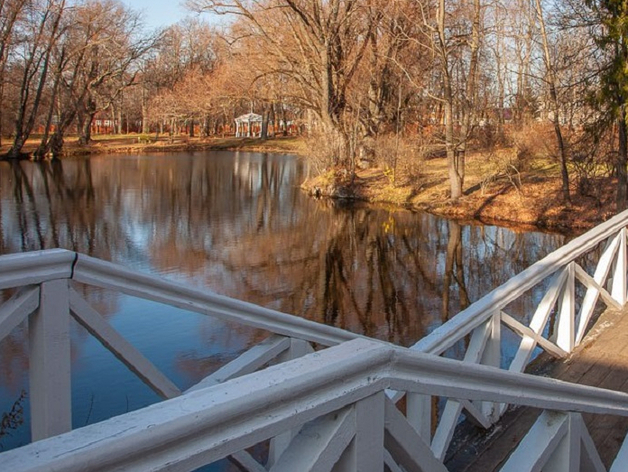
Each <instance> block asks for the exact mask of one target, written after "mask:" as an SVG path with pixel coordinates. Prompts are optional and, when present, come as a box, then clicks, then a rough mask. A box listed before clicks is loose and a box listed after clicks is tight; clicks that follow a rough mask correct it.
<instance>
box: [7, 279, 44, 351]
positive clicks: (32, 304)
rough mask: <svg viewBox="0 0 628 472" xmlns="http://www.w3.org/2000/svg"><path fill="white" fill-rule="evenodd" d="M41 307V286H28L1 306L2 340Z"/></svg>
mask: <svg viewBox="0 0 628 472" xmlns="http://www.w3.org/2000/svg"><path fill="white" fill-rule="evenodd" d="M37 307H39V287H37V286H36V287H26V288H24V289H22V290H19V291H18V292H17V293H15V294H14V295H13V296H12V297H11V298H10V299H8V300H7V301H6V302H4V303H3V304H2V306H0V341H2V339H4V338H5V337H6V336H8V335H9V334H11V331H13V330H14V329H15V328H16V327H17V326H18V325H19V324H20V323H22V321H24V320H25V319H26V317H27V316H28V315H30V314H31V313H32V312H34V311H35V310H36V309H37Z"/></svg>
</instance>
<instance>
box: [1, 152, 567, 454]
mask: <svg viewBox="0 0 628 472" xmlns="http://www.w3.org/2000/svg"><path fill="white" fill-rule="evenodd" d="M307 172H308V167H307V164H306V162H304V161H303V160H302V159H299V158H297V157H294V156H289V155H279V154H261V153H247V152H204V153H176V154H160V155H146V156H101V157H92V158H85V159H80V160H67V161H63V162H44V163H32V162H11V163H9V162H0V254H9V253H14V252H22V251H31V250H38V249H49V248H55V247H61V248H65V249H69V250H73V251H79V252H82V253H85V254H88V255H91V256H95V257H98V258H102V259H105V260H108V261H113V262H116V263H120V264H123V265H125V266H128V267H131V268H133V269H136V270H139V271H144V272H150V273H154V274H159V275H162V276H164V277H167V278H169V279H173V280H176V281H179V282H184V283H186V284H189V285H194V286H198V287H205V288H207V289H209V290H212V291H214V292H217V293H220V294H224V295H228V296H231V297H235V298H239V299H242V300H246V301H249V302H252V303H256V304H260V305H263V306H266V307H270V308H273V309H276V310H280V311H282V312H286V313H291V314H295V315H297V316H301V317H304V318H307V319H311V320H314V321H318V322H322V323H327V324H331V325H334V326H337V327H340V328H343V329H347V330H351V331H353V332H356V333H360V334H365V335H368V336H373V337H376V338H379V339H384V340H387V341H390V342H393V343H396V344H400V345H404V346H408V345H411V344H413V343H414V342H416V341H417V340H418V339H420V338H421V337H423V336H425V335H426V334H427V333H429V332H431V331H432V330H434V329H435V328H436V327H438V326H440V325H441V324H442V323H443V322H445V321H446V320H448V319H449V318H450V317H451V316H453V315H455V314H456V313H458V312H459V311H460V310H461V309H463V308H465V307H466V306H468V305H469V304H470V303H471V302H473V301H474V300H477V299H478V298H480V297H481V296H482V295H484V294H486V293H487V292H488V291H490V290H491V289H492V288H495V287H496V286H498V285H500V284H501V283H503V282H505V281H506V280H508V279H509V278H510V277H512V276H513V275H515V274H516V273H518V272H520V271H521V270H523V269H525V268H526V267H528V266H529V265H531V264H532V263H534V262H535V261H537V260H539V259H540V258H542V257H543V256H545V255H546V254H548V253H549V252H551V251H553V250H554V249H555V248H557V247H559V246H561V245H562V244H563V243H564V236H562V235H558V234H546V233H541V232H519V231H514V230H511V229H506V228H500V227H496V226H483V225H480V224H461V223H458V222H455V221H451V220H446V219H442V218H438V217H435V216H433V215H430V214H427V213H421V212H411V211H407V210H400V209H398V208H386V207H381V206H372V205H366V204H348V203H342V202H333V201H326V200H315V199H312V198H310V197H308V196H306V195H305V194H304V193H303V192H302V191H301V190H300V188H299V185H300V183H301V182H302V181H303V180H304V179H305V178H306V177H307ZM81 290H82V293H83V294H84V295H85V297H86V298H87V299H88V300H89V301H90V303H91V304H92V306H94V307H95V308H96V309H97V310H98V311H99V312H100V313H101V314H102V315H103V316H104V317H105V318H106V319H107V320H108V321H109V322H110V323H111V324H112V325H113V326H114V327H115V328H116V329H117V330H118V331H119V332H121V333H122V334H123V335H124V336H125V337H126V338H127V339H128V340H129V341H130V342H131V343H132V344H133V345H135V346H136V347H137V348H139V349H140V351H142V352H143V353H144V355H145V356H146V357H148V358H149V359H150V360H151V361H153V362H154V363H155V364H156V365H157V366H158V367H159V368H160V369H162V371H163V372H164V373H165V374H166V375H168V376H169V377H170V378H171V379H172V380H173V381H174V382H175V383H176V384H177V385H178V386H179V387H180V388H182V389H185V388H188V387H189V386H191V385H193V384H194V383H196V382H197V381H199V380H200V379H201V378H203V377H204V376H206V375H208V374H209V373H211V372H212V371H214V370H215V369H217V368H218V367H219V366H220V365H222V364H224V363H225V362H227V361H229V360H231V359H233V358H235V357H236V356H237V355H238V354H239V353H241V352H242V351H243V350H244V349H246V348H247V347H249V346H251V345H253V344H254V343H256V342H259V341H260V340H261V339H263V338H264V337H265V336H266V333H264V332H262V331H260V330H255V329H249V328H245V327H243V326H232V325H229V324H227V323H223V322H220V321H218V320H214V319H211V318H208V317H204V316H201V315H196V314H191V313H187V312H182V311H179V310H175V309H172V308H169V307H164V306H160V305H157V304H153V303H149V302H144V301H141V300H137V299H133V298H129V297H127V296H124V295H120V294H116V293H110V292H107V291H101V290H95V289H94V290H86V289H81ZM10 295H11V294H10V293H1V292H0V301H2V300H4V299H6V298H8V297H9V296H10ZM530 306H531V305H530ZM516 311H517V313H516V314H515V315H516V316H519V317H525V316H528V315H529V311H530V309H529V307H528V306H527V304H526V303H525V302H522V303H521V304H520V306H518V307H517V308H516ZM27 339H28V335H27V327H26V326H25V325H24V326H20V327H18V328H17V329H16V330H15V331H14V332H13V333H12V334H11V335H10V336H9V337H8V338H6V339H4V340H2V341H0V413H2V412H7V411H9V410H10V409H11V407H12V405H13V404H14V402H15V401H16V400H17V399H18V398H19V396H20V393H21V392H22V390H25V391H26V392H28V356H27V352H28V346H27V344H28V343H27ZM72 342H73V344H72V362H73V365H72V369H73V370H72V376H73V405H74V410H73V422H74V425H75V427H77V426H82V425H84V424H87V423H91V422H95V421H99V420H102V419H104V418H107V417H109V416H112V415H114V414H120V413H124V412H126V411H130V410H134V409H137V408H140V407H143V406H145V405H148V404H150V403H153V402H155V401H157V397H156V396H155V395H154V394H153V393H152V391H150V390H149V389H148V388H147V387H145V386H144V385H143V384H141V382H140V381H139V380H137V379H136V378H135V377H134V376H133V375H132V374H130V373H129V372H128V371H127V370H126V368H125V367H124V366H123V365H122V364H120V363H119V362H118V361H117V360H116V359H115V358H114V357H113V356H112V355H111V354H109V352H108V351H106V350H105V349H104V348H103V347H102V346H100V344H99V343H98V342H97V341H96V340H95V339H93V338H92V337H91V336H90V335H89V334H88V333H87V332H86V331H85V330H83V328H81V327H80V326H78V325H77V324H76V323H73V326H72ZM453 355H454V356H455V353H453ZM23 405H24V406H25V415H26V416H25V421H24V424H23V425H21V426H20V427H19V428H17V429H16V430H12V431H11V435H10V436H4V437H1V438H0V446H1V447H2V448H3V449H5V450H6V449H9V448H13V447H16V446H19V445H21V444H25V443H26V442H28V437H29V434H30V433H29V428H28V413H27V410H28V408H27V407H28V395H27V396H26V399H25V400H24V402H23Z"/></svg>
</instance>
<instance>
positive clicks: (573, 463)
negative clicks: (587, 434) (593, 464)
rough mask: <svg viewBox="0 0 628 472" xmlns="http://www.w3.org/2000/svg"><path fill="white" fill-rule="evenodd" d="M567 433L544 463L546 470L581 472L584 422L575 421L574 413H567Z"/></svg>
mask: <svg viewBox="0 0 628 472" xmlns="http://www.w3.org/2000/svg"><path fill="white" fill-rule="evenodd" d="M564 415H565V416H566V426H567V433H566V434H565V436H564V437H563V438H562V440H561V441H560V442H559V443H558V445H557V446H556V448H555V449H554V451H553V452H552V453H551V454H550V456H549V458H548V459H547V462H546V463H545V465H544V468H545V469H546V470H551V471H556V472H580V442H581V437H582V431H581V427H584V424H581V423H579V422H578V421H573V419H574V416H577V414H574V413H565V414H564Z"/></svg>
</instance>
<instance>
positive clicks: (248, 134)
mask: <svg viewBox="0 0 628 472" xmlns="http://www.w3.org/2000/svg"><path fill="white" fill-rule="evenodd" d="M248 123H249V129H248V133H247V137H249V138H250V137H251V117H249V121H248Z"/></svg>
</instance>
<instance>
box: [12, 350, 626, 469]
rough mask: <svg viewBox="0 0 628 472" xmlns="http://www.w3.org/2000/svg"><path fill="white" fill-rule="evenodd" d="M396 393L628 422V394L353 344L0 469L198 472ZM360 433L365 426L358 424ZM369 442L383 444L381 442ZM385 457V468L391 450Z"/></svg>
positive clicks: (72, 437)
mask: <svg viewBox="0 0 628 472" xmlns="http://www.w3.org/2000/svg"><path fill="white" fill-rule="evenodd" d="M461 373H464V375H461ZM388 388H392V389H396V390H405V391H410V392H413V393H422V394H428V395H442V396H447V397H453V398H462V399H464V400H486V401H492V402H498V403H514V404H520V405H527V406H533V407H536V408H541V409H562V410H567V411H583V412H589V413H601V414H618V415H622V416H628V394H625V393H622V392H613V391H606V390H601V389H597V388H593V387H586V386H581V385H571V384H568V383H565V382H560V381H557V380H552V379H547V378H542V377H534V376H530V375H525V374H516V373H512V372H505V371H502V370H498V369H494V368H490V367H486V366H482V365H475V364H470V363H463V362H460V361H453V360H449V359H442V358H439V357H436V356H432V355H425V354H421V353H417V352H412V351H409V350H407V349H403V348H390V347H388V346H385V345H382V344H381V343H377V342H372V341H366V340H354V341H351V342H347V343H343V344H341V345H339V346H336V347H332V348H330V349H325V350H322V351H319V352H316V353H314V354H311V355H308V356H305V357H302V358H299V359H296V360H293V361H289V362H286V363H283V364H279V365H277V366H273V367H270V368H268V369H265V370H264V371H260V372H255V373H253V374H250V375H247V376H244V377H239V378H236V379H233V380H230V381H228V382H226V383H224V384H220V385H216V386H214V387H209V388H206V389H202V390H198V391H195V392H191V393H189V394H185V395H181V396H179V397H177V398H174V399H171V400H167V401H164V402H161V403H159V404H156V405H152V406H149V407H147V408H144V409H141V410H138V411H134V412H130V413H127V414H125V415H121V416H118V417H115V418H112V419H110V420H107V421H104V422H101V423H98V424H95V425H90V426H86V427H84V428H81V429H78V430H75V431H72V432H69V433H66V434H63V435H60V436H56V437H54V438H50V439H46V440H43V441H39V442H36V443H33V444H30V445H28V446H25V447H22V448H19V449H15V450H12V451H7V452H5V453H2V454H0V463H1V464H2V466H3V467H4V468H5V469H6V470H11V471H13V472H23V471H34V470H38V468H45V469H46V470H64V471H66V472H72V471H83V470H101V471H107V470H142V471H144V470H165V469H167V470H172V471H177V470H194V468H198V467H200V466H202V465H204V464H206V463H210V462H213V461H215V460H218V459H220V458H223V457H227V456H229V455H231V454H234V453H236V452H238V451H241V450H243V449H245V448H248V447H250V446H253V445H255V444H258V443H259V442H261V441H264V440H266V439H269V438H271V437H274V436H276V435H277V434H279V433H281V432H282V431H287V430H291V429H294V428H297V427H299V426H300V425H303V424H305V423H307V422H309V421H311V420H313V419H315V418H319V417H321V416H324V415H327V414H329V413H331V412H333V411H337V410H340V409H342V408H344V407H346V406H348V405H352V404H355V403H357V402H359V401H361V400H363V399H367V398H369V397H373V396H374V395H375V394H377V395H376V396H375V397H374V398H378V397H381V398H382V399H384V398H385V395H384V391H385V390H386V389H388ZM377 401H379V400H377ZM363 408H364V410H366V411H365V412H364V416H366V414H370V415H374V416H376V417H377V416H379V413H378V411H379V407H375V405H374V404H371V405H370V406H368V407H367V405H366V404H363ZM384 408H385V406H384ZM357 414H358V412H357V411H356V415H357ZM368 422H369V424H371V425H375V424H377V423H378V422H379V421H378V420H377V419H372V418H371V419H369V420H368ZM365 426H366V425H365ZM356 429H357V430H358V431H359V430H360V429H362V428H361V426H360V423H358V424H357V425H356ZM368 429H370V428H365V429H364V430H363V431H366V430H368ZM382 429H384V428H382ZM408 429H410V431H412V428H411V427H410V425H409V424H408ZM413 434H414V435H415V436H416V437H418V435H417V434H416V433H415V432H414V433H413ZM364 441H365V442H364V443H365V444H369V443H370V444H379V442H378V440H376V439H375V438H374V437H370V438H368V437H367V438H364ZM357 444H359V443H357ZM380 446H381V445H380ZM350 449H351V446H349V447H348V448H347V451H349V450H350ZM356 449H358V448H357V447H356ZM380 451H381V447H380ZM378 457H381V461H382V462H383V457H384V456H383V453H381V452H380V453H378ZM421 460H422V459H421ZM341 461H342V457H341ZM422 465H423V464H422ZM334 470H340V469H337V468H336V467H334ZM363 470H371V469H363Z"/></svg>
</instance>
